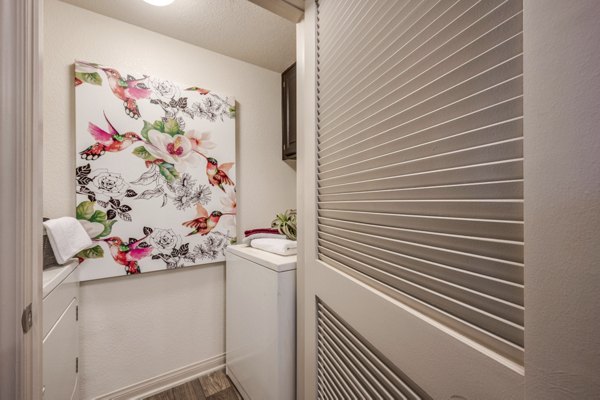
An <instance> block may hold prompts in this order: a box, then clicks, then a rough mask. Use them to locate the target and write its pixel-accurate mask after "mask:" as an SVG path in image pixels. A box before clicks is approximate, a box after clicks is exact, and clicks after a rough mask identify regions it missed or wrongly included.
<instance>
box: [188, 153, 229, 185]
mask: <svg viewBox="0 0 600 400" xmlns="http://www.w3.org/2000/svg"><path fill="white" fill-rule="evenodd" d="M196 153H198V154H200V155H201V156H202V157H204V158H206V176H207V177H208V182H209V183H210V184H211V185H212V186H218V187H219V189H221V190H222V191H224V192H225V187H224V186H223V185H232V186H233V185H235V183H233V181H232V180H231V178H230V177H229V175H227V173H228V172H229V170H230V169H231V168H232V167H233V165H234V163H232V162H229V163H223V164H221V165H219V162H218V161H217V160H216V159H214V158H212V157H206V156H205V155H204V154H202V153H200V152H199V151H196Z"/></svg>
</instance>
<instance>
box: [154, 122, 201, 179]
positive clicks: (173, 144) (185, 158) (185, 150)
mask: <svg viewBox="0 0 600 400" xmlns="http://www.w3.org/2000/svg"><path fill="white" fill-rule="evenodd" d="M148 139H149V140H150V143H151V146H147V150H148V152H150V154H152V155H153V156H154V157H156V158H160V159H162V160H165V161H166V162H168V163H171V164H173V165H175V166H177V169H179V170H184V169H186V168H187V167H193V164H194V163H195V159H194V156H193V153H194V152H193V146H192V143H191V142H190V140H189V139H188V138H187V137H185V136H184V135H175V136H171V135H169V134H167V133H162V132H159V131H157V130H154V129H153V130H151V131H150V132H148Z"/></svg>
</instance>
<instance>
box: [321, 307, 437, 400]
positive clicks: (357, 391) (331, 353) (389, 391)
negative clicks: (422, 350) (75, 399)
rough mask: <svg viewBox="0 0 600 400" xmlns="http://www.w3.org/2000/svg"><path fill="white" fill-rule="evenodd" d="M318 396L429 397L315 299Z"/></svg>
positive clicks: (418, 399) (413, 399) (416, 399)
mask: <svg viewBox="0 0 600 400" xmlns="http://www.w3.org/2000/svg"><path fill="white" fill-rule="evenodd" d="M317 363H318V364H319V365H320V366H321V367H322V368H320V369H319V370H318V375H317V388H318V394H319V396H318V398H320V399H330V398H335V397H333V394H332V393H333V392H335V391H336V389H337V390H338V391H339V392H341V394H342V395H343V397H342V398H344V399H405V400H430V399H431V397H429V396H428V395H427V394H426V393H425V392H424V391H423V389H421V388H420V387H419V386H417V385H416V384H415V383H414V382H412V381H411V380H410V379H409V378H408V377H407V376H406V375H405V374H404V373H403V372H402V371H400V370H399V369H398V368H397V367H396V366H395V365H394V364H393V363H391V362H390V361H389V360H387V358H386V357H385V355H383V354H381V353H380V352H379V351H377V349H374V348H373V346H372V345H371V344H370V343H369V342H367V341H366V340H365V339H364V338H363V337H361V336H360V335H359V334H358V333H357V332H356V331H354V330H353V329H352V327H351V326H349V325H348V324H347V323H346V322H345V321H344V320H343V319H341V318H340V317H339V316H338V315H337V314H336V313H335V312H334V311H332V310H331V309H329V308H328V307H327V305H325V304H324V303H322V302H321V301H317Z"/></svg>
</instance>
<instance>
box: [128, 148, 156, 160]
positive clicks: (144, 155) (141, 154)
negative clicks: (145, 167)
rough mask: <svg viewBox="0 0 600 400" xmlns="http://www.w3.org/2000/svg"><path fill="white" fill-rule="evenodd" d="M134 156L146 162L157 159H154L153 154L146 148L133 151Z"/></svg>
mask: <svg viewBox="0 0 600 400" xmlns="http://www.w3.org/2000/svg"><path fill="white" fill-rule="evenodd" d="M132 154H133V155H135V156H137V157H139V158H141V159H142V160H146V161H154V160H156V157H154V156H153V155H152V154H150V152H149V151H148V150H146V148H145V147H144V146H140V147H136V148H135V149H133V152H132Z"/></svg>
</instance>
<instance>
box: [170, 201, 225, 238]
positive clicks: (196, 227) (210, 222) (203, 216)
mask: <svg viewBox="0 0 600 400" xmlns="http://www.w3.org/2000/svg"><path fill="white" fill-rule="evenodd" d="M196 211H197V212H198V216H197V217H196V218H194V219H193V220H191V221H187V222H184V223H183V224H181V225H183V226H186V227H188V228H192V229H193V231H191V232H190V233H188V234H187V235H186V236H192V235H197V234H198V235H202V236H204V235H207V234H208V233H210V231H212V230H213V229H215V227H216V226H217V224H218V223H219V220H220V219H221V217H222V216H223V215H234V214H231V213H222V212H221V211H213V212H211V213H210V215H209V214H208V211H206V209H205V208H204V207H202V205H201V204H200V203H198V205H196Z"/></svg>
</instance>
